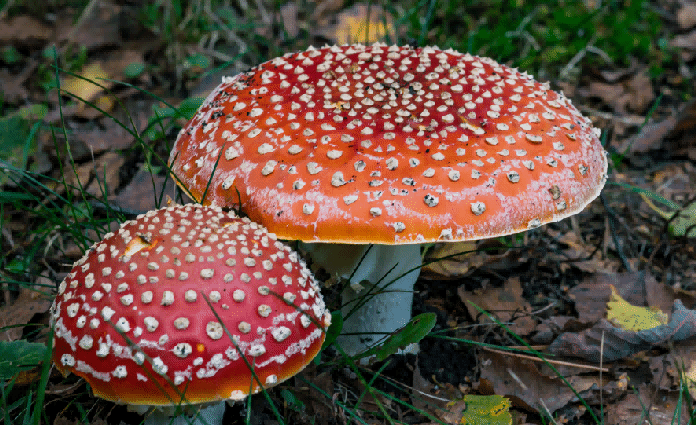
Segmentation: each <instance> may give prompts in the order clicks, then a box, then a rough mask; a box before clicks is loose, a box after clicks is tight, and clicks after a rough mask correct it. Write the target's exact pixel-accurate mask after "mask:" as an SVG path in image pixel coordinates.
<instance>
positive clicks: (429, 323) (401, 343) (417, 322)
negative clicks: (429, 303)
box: [359, 313, 437, 361]
mask: <svg viewBox="0 0 696 425" xmlns="http://www.w3.org/2000/svg"><path fill="white" fill-rule="evenodd" d="M436 322H437V316H436V315H435V313H423V314H419V315H418V316H416V317H414V318H413V319H411V321H410V322H408V323H407V324H406V326H404V327H402V328H401V329H399V330H397V331H395V332H394V333H392V334H391V335H389V337H388V338H387V339H386V340H385V341H384V342H383V343H382V344H380V345H379V346H376V347H372V348H370V349H369V350H367V351H365V352H364V353H362V354H360V355H359V357H368V356H372V355H376V356H377V360H378V361H382V360H384V359H386V358H387V357H389V356H391V355H392V354H394V353H396V352H397V351H399V349H400V348H405V347H406V346H408V345H409V344H413V343H415V342H418V341H420V340H421V339H423V338H425V336H426V335H428V333H430V331H431V330H432V329H433V327H435V323H436Z"/></svg>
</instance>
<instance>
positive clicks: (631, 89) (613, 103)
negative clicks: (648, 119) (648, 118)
mask: <svg viewBox="0 0 696 425" xmlns="http://www.w3.org/2000/svg"><path fill="white" fill-rule="evenodd" d="M583 92H584V95H585V96H588V97H597V98H600V99H602V101H604V102H605V103H606V104H608V105H609V106H610V107H611V108H612V109H613V110H614V111H616V113H617V114H619V115H626V114H628V113H629V112H637V113H641V112H644V111H646V110H647V108H648V107H649V106H650V105H651V103H652V101H653V100H654V99H655V94H654V92H653V87H652V80H651V79H650V77H649V76H648V73H647V71H642V72H636V73H635V74H634V75H633V76H632V77H630V78H628V79H627V80H626V81H623V82H621V83H613V84H609V83H603V82H600V81H594V82H591V83H590V85H589V86H588V87H587V88H585V89H584V90H583Z"/></svg>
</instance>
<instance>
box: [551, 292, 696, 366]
mask: <svg viewBox="0 0 696 425" xmlns="http://www.w3.org/2000/svg"><path fill="white" fill-rule="evenodd" d="M693 336H696V311H695V310H689V309H687V308H686V307H685V306H684V304H683V303H682V302H681V300H678V299H677V300H675V301H674V312H673V313H672V318H671V320H670V321H669V323H667V324H666V325H661V326H657V327H654V328H652V329H646V330H641V331H628V330H624V329H621V328H617V327H616V326H614V325H613V324H611V323H610V322H609V321H608V320H606V319H602V320H601V321H599V322H598V323H597V324H595V325H594V326H593V327H592V328H590V329H587V330H585V331H582V332H578V333H575V332H566V333H564V334H561V335H560V336H559V337H558V338H556V340H555V341H554V342H553V343H552V344H551V345H550V346H549V352H551V353H553V354H555V355H558V356H569V357H579V358H582V359H585V360H587V361H591V362H595V363H599V362H600V360H602V359H603V360H604V361H605V362H613V361H616V360H619V359H622V358H625V357H630V356H632V355H634V354H636V353H638V352H639V351H643V350H645V349H646V348H650V347H652V346H655V345H659V344H663V343H666V342H669V341H682V340H685V339H687V338H691V337H693ZM602 339H603V340H604V344H603V347H602Z"/></svg>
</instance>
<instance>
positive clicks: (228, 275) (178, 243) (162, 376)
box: [52, 205, 331, 424]
mask: <svg viewBox="0 0 696 425" xmlns="http://www.w3.org/2000/svg"><path fill="white" fill-rule="evenodd" d="M330 317H331V315H330V313H329V312H328V311H326V310H325V306H324V301H323V299H322V297H321V294H320V293H319V289H318V287H317V285H316V282H315V280H314V277H313V276H312V274H311V273H310V272H309V270H308V269H307V268H306V266H305V264H304V262H303V261H302V260H301V259H300V258H298V255H297V253H295V252H293V251H292V250H291V249H290V248H289V247H287V246H286V245H284V244H282V243H281V242H279V241H277V240H276V236H275V235H274V234H272V233H269V232H268V231H267V230H266V229H265V228H263V227H262V226H260V225H258V224H256V223H254V222H251V221H250V220H249V219H247V218H239V217H237V216H236V215H234V214H233V213H225V212H223V211H222V210H221V209H220V208H215V207H203V206H200V205H185V206H180V205H177V206H170V207H167V208H163V209H160V210H157V211H150V212H148V213H146V214H144V215H140V216H138V218H137V219H136V220H133V221H128V222H126V223H124V224H123V225H122V226H121V228H120V229H119V230H118V231H117V232H116V233H110V234H107V235H106V236H105V237H104V240H103V241H101V242H99V243H97V244H95V245H94V246H93V247H92V248H91V249H90V250H89V252H87V254H85V256H84V257H82V258H81V259H80V260H79V261H77V262H76V263H75V265H74V267H73V269H72V271H71V272H70V273H69V274H68V276H67V277H66V278H65V279H64V280H63V282H62V283H61V284H60V287H59V291H58V295H57V297H56V300H55V302H54V304H53V307H52V325H53V326H54V328H55V338H54V339H53V342H54V347H53V360H54V362H55V364H56V367H57V368H58V369H59V370H60V371H61V372H62V373H63V374H67V373H68V372H72V373H75V374H77V375H79V376H81V377H83V378H84V379H85V380H87V382H88V383H89V384H90V386H91V387H92V390H93V392H94V394H95V395H97V396H98V397H101V398H104V399H107V400H111V401H114V402H117V403H125V404H130V405H149V406H166V405H175V406H176V405H179V404H182V403H183V404H184V405H186V404H187V403H208V402H219V401H222V400H227V399H231V400H241V399H243V398H245V397H246V396H247V395H248V394H250V390H251V393H252V394H253V393H257V392H259V391H260V390H261V388H262V387H263V388H269V387H272V386H274V385H277V384H278V383H280V382H283V381H285V380H286V379H288V378H290V377H292V376H294V375H295V374H297V373H298V372H299V371H301V370H302V369H303V368H304V367H305V366H306V365H307V364H308V363H309V362H310V361H311V360H312V359H313V358H314V357H315V356H316V355H317V353H318V352H319V350H320V348H321V345H322V342H323V341H324V337H325V330H326V329H327V328H328V325H329V322H330ZM230 335H231V337H230ZM252 370H253V373H252ZM223 407H224V404H223ZM223 411H224V409H223ZM220 420H221V419H217V420H211V418H207V421H208V422H209V423H211V424H213V423H215V422H217V423H219V422H220Z"/></svg>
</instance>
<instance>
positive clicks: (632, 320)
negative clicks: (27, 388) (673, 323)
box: [607, 285, 669, 332]
mask: <svg viewBox="0 0 696 425" xmlns="http://www.w3.org/2000/svg"><path fill="white" fill-rule="evenodd" d="M607 320H609V321H610V322H612V323H613V324H614V325H616V326H619V327H621V328H623V329H626V330H628V331H634V332H635V331H642V330H646V329H652V328H655V327H658V326H661V325H665V324H667V323H668V322H669V317H668V316H667V314H666V313H663V312H662V310H660V309H659V308H656V307H638V306H634V305H631V304H629V303H628V302H627V301H626V300H624V299H623V298H621V296H620V295H619V294H618V293H617V292H616V288H615V287H614V285H611V299H610V301H609V302H608V303H607Z"/></svg>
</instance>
